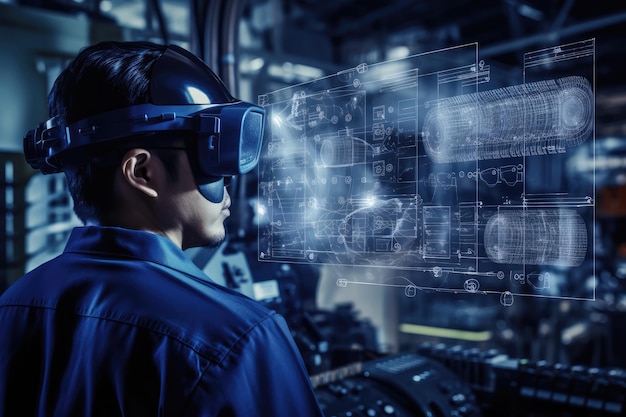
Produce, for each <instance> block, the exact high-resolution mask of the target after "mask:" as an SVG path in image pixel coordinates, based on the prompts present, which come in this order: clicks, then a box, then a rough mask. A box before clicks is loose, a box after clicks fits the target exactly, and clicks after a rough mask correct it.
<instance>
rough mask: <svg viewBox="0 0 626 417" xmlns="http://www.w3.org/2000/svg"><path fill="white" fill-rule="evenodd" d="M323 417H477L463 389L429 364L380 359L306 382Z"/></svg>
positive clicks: (409, 356) (419, 359)
mask: <svg viewBox="0 0 626 417" xmlns="http://www.w3.org/2000/svg"><path fill="white" fill-rule="evenodd" d="M311 380H312V382H313V385H314V387H315V389H316V392H317V395H318V399H319V402H320V405H321V407H322V410H323V411H324V414H325V415H326V417H376V416H396V417H408V416H410V417H422V416H423V417H443V416H452V417H457V416H458V417H481V416H482V414H481V412H480V409H479V407H478V405H477V403H476V398H475V396H474V394H473V392H472V390H471V389H470V387H469V385H468V384H466V383H464V382H462V381H461V379H460V378H459V377H458V376H456V375H455V374H454V373H453V372H451V371H450V370H448V369H447V368H446V367H445V366H443V365H442V364H440V363H438V362H437V361H435V360H433V359H429V358H427V357H424V356H420V355H417V354H413V353H405V354H398V355H391V356H386V357H383V358H378V359H375V360H372V361H369V362H365V363H362V364H355V365H352V366H351V367H345V368H342V369H339V370H335V371H331V372H327V373H325V374H321V375H316V376H313V377H312V378H311Z"/></svg>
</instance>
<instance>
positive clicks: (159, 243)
mask: <svg viewBox="0 0 626 417" xmlns="http://www.w3.org/2000/svg"><path fill="white" fill-rule="evenodd" d="M64 252H65V253H84V254H86V253H91V254H94V255H95V254H97V255H99V256H104V257H114V258H126V259H137V260H142V261H148V262H154V263H157V264H161V265H165V266H168V267H170V268H174V269H177V270H180V271H182V272H185V273H187V274H191V275H194V276H199V277H202V278H203V279H206V278H207V277H206V275H205V274H204V273H203V272H202V271H201V270H200V269H199V268H198V267H197V266H196V265H195V264H194V263H193V262H192V261H191V259H190V258H189V257H188V256H187V255H186V254H185V252H184V251H183V250H182V249H180V248H179V247H178V246H176V244H175V243H174V242H172V241H171V240H170V239H168V238H167V237H165V236H161V235H158V234H156V233H152V232H146V231H142V230H132V229H124V228H121V227H102V226H85V227H76V228H74V229H73V230H72V233H71V234H70V238H69V240H68V242H67V245H66V247H65V250H64Z"/></svg>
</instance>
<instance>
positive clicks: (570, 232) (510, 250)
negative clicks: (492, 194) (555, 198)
mask: <svg viewBox="0 0 626 417" xmlns="http://www.w3.org/2000/svg"><path fill="white" fill-rule="evenodd" d="M484 243H485V250H486V252H487V256H488V257H489V259H490V260H491V261H492V262H495V263H498V264H513V265H554V266H579V265H580V264H581V263H582V262H583V261H584V260H585V257H586V254H587V229H586V227H585V222H584V220H583V219H582V217H581V216H580V215H579V214H578V213H577V212H575V211H574V210H569V209H536V210H535V209H533V210H502V211H500V212H499V213H497V214H496V215H494V216H493V217H491V218H490V219H489V221H488V222H487V226H486V228H485V238H484Z"/></svg>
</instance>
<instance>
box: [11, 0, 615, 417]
mask: <svg viewBox="0 0 626 417" xmlns="http://www.w3.org/2000/svg"><path fill="white" fill-rule="evenodd" d="M625 24H626V7H624V6H623V5H620V3H619V2H613V1H597V2H593V3H590V2H586V1H582V0H562V1H557V0H549V1H533V0H525V1H524V0H480V1H475V2H464V1H460V0H450V1H445V2H432V1H415V0H394V1H391V2H371V1H355V0H338V1H332V2H330V1H329V2H323V1H313V0H248V1H243V0H241V1H240V0H232V1H208V0H204V1H203V0H132V1H122V0H28V1H17V0H15V1H0V91H1V92H2V101H1V102H0V161H1V163H2V167H0V178H1V183H2V187H3V190H2V192H0V201H1V202H2V204H1V205H0V206H1V207H2V213H1V214H0V233H1V234H2V236H1V238H0V264H1V268H0V291H2V290H4V289H5V288H7V287H8V286H10V285H11V284H12V283H13V282H14V281H15V280H16V279H18V278H19V277H20V276H21V275H22V274H24V273H25V272H26V271H28V270H30V269H32V268H34V267H36V266H37V265H39V264H41V263H42V262H45V261H46V260H48V259H50V258H52V257H53V256H55V255H56V254H58V253H59V252H60V251H62V249H63V247H64V244H65V241H66V239H67V236H68V234H69V232H70V230H71V229H72V228H73V227H75V226H77V225H79V222H78V220H77V219H76V217H75V216H74V214H73V212H72V202H71V199H70V198H69V194H68V193H67V189H66V185H65V179H64V177H63V176H62V175H48V176H42V175H41V174H39V173H36V172H35V171H33V170H32V169H31V168H30V167H29V166H28V165H27V164H26V162H25V161H24V158H23V154H22V151H21V150H22V138H23V136H24V134H25V133H26V132H27V131H28V130H29V129H32V128H34V127H35V126H36V125H37V124H38V123H40V122H42V121H44V120H47V119H48V114H47V109H46V97H47V93H48V91H49V90H50V88H51V85H52V83H53V82H54V79H55V78H56V76H57V75H58V74H59V72H60V71H61V70H62V68H63V67H64V65H65V64H66V63H67V62H68V61H69V60H70V59H71V58H72V57H73V56H74V55H75V54H76V53H77V52H78V51H79V50H80V49H81V48H82V47H84V46H86V45H89V44H93V43H96V42H98V41H102V40H151V41H155V42H162V43H176V44H179V45H181V46H184V47H186V48H188V49H190V50H191V51H193V52H194V53H196V54H197V55H198V56H200V57H201V58H202V59H203V60H205V62H207V63H208V64H209V65H210V66H211V67H212V68H213V69H214V70H215V72H216V73H218V75H219V76H220V77H221V78H222V79H223V80H224V82H225V84H226V85H227V86H228V87H229V89H230V90H231V91H232V92H233V94H234V95H235V96H236V97H238V98H240V99H242V100H246V101H250V102H255V103H256V102H258V101H259V98H260V97H266V95H267V94H268V93H271V92H280V91H290V90H289V89H290V88H292V87H293V86H294V85H306V83H309V82H311V81H312V80H317V79H320V78H324V77H328V76H329V75H337V74H342V73H343V71H345V70H346V69H350V68H357V67H358V66H359V65H360V64H361V65H362V64H363V63H368V64H370V66H374V65H376V64H377V63H381V62H394V61H402V60H404V59H409V57H411V56H415V55H420V54H426V53H429V52H430V51H448V50H450V49H453V48H456V47H457V46H459V45H467V44H471V45H474V43H475V44H476V45H478V46H472V47H471V48H476V50H477V51H478V56H479V58H480V62H484V63H485V64H486V65H488V66H489V76H490V79H489V83H490V85H491V86H492V87H491V88H494V87H495V88H502V89H504V88H506V87H507V86H510V85H516V84H520V80H521V79H522V77H521V76H522V75H526V74H522V68H524V65H525V60H526V59H528V55H527V53H528V52H529V51H541V50H543V48H551V47H553V46H555V45H583V46H582V49H584V50H587V51H588V52H589V51H591V52H590V54H591V62H587V61H585V65H587V66H588V67H589V70H590V73H591V77H590V79H591V84H592V87H593V99H594V102H593V106H594V123H593V141H592V142H591V145H589V144H588V146H592V147H593V149H591V150H589V148H585V152H583V151H581V152H579V154H577V155H576V158H572V161H570V163H568V164H567V165H564V166H563V167H561V170H560V171H559V175H561V176H563V177H564V178H566V179H567V180H568V181H569V182H571V183H573V184H579V185H580V186H581V187H588V188H589V189H591V190H592V191H593V195H591V196H590V198H591V199H592V201H593V204H592V208H593V216H592V217H591V221H590V222H588V226H589V224H591V229H590V231H589V236H588V238H587V241H588V242H589V247H590V248H592V249H590V251H592V252H593V253H591V255H589V254H587V255H586V256H585V260H584V262H582V263H581V264H578V265H577V267H576V268H571V269H568V268H565V269H563V270H561V276H560V279H561V280H562V281H563V282H564V283H565V284H563V287H565V288H566V290H564V291H565V293H564V294H565V296H560V295H563V294H556V296H554V294H549V295H550V296H532V294H530V296H524V297H515V302H514V303H513V302H505V301H506V300H505V301H503V300H502V299H500V300H498V297H495V299H494V297H490V296H483V295H480V294H476V291H450V290H449V288H445V289H446V290H445V291H443V290H440V291H438V290H437V289H434V290H433V289H430V290H420V289H417V291H415V292H413V293H410V294H409V293H408V292H407V290H409V289H411V288H409V287H407V286H406V285H395V284H397V282H396V281H394V278H395V277H397V276H398V269H397V268H386V267H385V265H384V264H378V265H374V266H373V267H367V268H363V267H361V266H360V265H354V264H349V263H346V262H323V261H319V262H289V261H288V258H287V257H285V258H282V259H278V260H277V261H275V262H264V261H263V260H262V259H260V255H259V253H260V252H261V249H260V248H259V245H260V242H261V241H262V239H261V240H260V239H259V233H263V232H264V231H266V230H267V224H266V223H264V221H263V219H260V217H262V215H261V214H259V213H257V210H258V208H259V204H260V203H259V202H260V194H262V193H263V190H264V188H263V187H262V186H260V181H262V180H263V178H261V179H259V175H261V176H262V174H259V173H251V174H247V175H245V176H242V177H240V178H238V179H237V180H236V182H235V184H234V185H233V189H232V190H233V194H234V211H235V212H236V213H237V215H235V216H232V218H231V219H229V220H228V230H229V237H228V239H227V242H226V243H225V244H224V245H223V246H222V247H220V248H217V249H215V250H206V249H194V250H189V255H190V256H191V257H192V258H193V260H194V262H196V263H197V264H198V265H199V266H200V267H202V268H203V269H204V270H205V271H206V272H207V274H208V275H209V276H210V277H211V278H213V279H215V280H216V281H218V282H221V283H222V284H224V285H226V286H229V287H231V288H234V289H236V290H239V291H241V292H243V293H245V294H246V295H249V296H251V297H255V298H257V299H259V300H260V301H261V302H264V303H266V304H267V305H269V306H270V307H272V308H275V309H276V310H278V311H279V312H281V313H282V314H283V315H285V317H286V318H287V321H288V323H289V324H290V327H291V329H292V332H293V334H294V337H295V339H296V342H297V343H298V346H299V347H300V348H301V352H302V354H303V358H304V359H305V363H306V364H307V367H308V368H309V370H310V373H311V375H312V376H317V377H318V378H319V376H320V375H328V372H331V371H332V370H334V369H338V368H341V367H346V366H349V365H350V364H353V363H355V362H359V363H367V361H369V360H372V359H374V358H379V357H381V356H383V355H400V354H403V353H407V352H413V353H414V352H422V353H424V352H426V351H427V352H428V354H429V355H430V356H432V357H437V356H438V358H439V359H441V361H443V362H444V363H445V364H446V365H447V367H448V368H449V369H452V370H453V371H455V372H456V373H457V374H458V373H461V374H462V373H463V372H466V373H465V374H464V375H465V379H466V380H467V381H465V382H468V383H470V386H471V387H473V388H474V389H475V392H477V393H478V394H482V396H481V395H479V400H480V401H482V402H483V405H485V404H487V403H489V400H488V399H486V398H489V396H488V394H493V392H494V389H495V388H493V386H490V385H489V384H488V383H486V382H485V381H484V380H478V379H477V377H476V376H475V375H474V374H472V375H473V376H467V375H468V374H467V372H469V371H467V368H466V367H465V364H467V363H470V362H471V363H473V364H474V365H475V364H476V363H477V361H476V357H479V358H481V361H482V362H480V361H478V362H479V363H480V364H482V366H483V368H481V369H482V372H487V371H486V370H488V371H492V373H491V374H490V375H491V378H496V379H497V378H504V377H503V376H502V375H504V374H505V371H504V369H505V367H504V366H500V367H498V366H496V365H495V362H488V361H489V360H492V359H493V358H494V357H496V355H500V356H499V357H506V358H507V360H509V362H508V363H511V361H513V362H515V361H517V362H515V363H516V367H514V371H511V370H510V369H509V370H508V372H509V374H506V375H508V377H510V378H513V377H511V373H513V374H514V375H515V378H521V377H520V375H522V374H523V371H522V370H521V365H520V364H521V363H522V362H520V361H521V360H524V361H528V362H529V363H535V364H536V363H540V364H543V365H544V366H548V365H546V364H560V365H562V366H580V367H585V368H584V369H597V370H600V371H603V370H609V369H614V368H626V356H625V355H624V354H623V352H624V350H625V349H626V336H625V335H626V332H625V331H624V330H625V329H626V235H625V234H624V232H623V230H625V229H624V226H625V220H626V116H625V114H626V81H625V80H624V75H623V74H624V64H623V54H624V44H625V42H626V30H625V29H624V28H625V27H626V26H625ZM589 45H592V48H589ZM585 48H586V49H585ZM583 52H584V51H583ZM432 58H433V59H438V58H439V56H438V55H433V56H432ZM577 58H578V57H576V56H574V57H572V59H571V61H572V63H573V64H572V67H570V68H566V70H565V71H566V72H567V71H568V70H571V71H572V72H573V73H576V71H578V70H579V69H580V68H575V67H576V65H577V64H579V63H580V61H578V60H577ZM446 65H448V66H449V67H455V64H454V63H449V64H446ZM502 91H504V90H502ZM94 99H97V98H94ZM590 155H591V156H590ZM543 175H552V174H550V173H549V172H543ZM590 178H593V180H590ZM261 200H262V196H261ZM261 258H262V256H261ZM403 273H404V275H405V276H408V277H409V279H410V280H413V281H412V282H418V281H419V275H420V274H427V273H428V272H425V269H415V270H410V269H409V271H404V272H403ZM347 282H349V283H350V284H348V285H342V284H341V283H344V284H345V283H347ZM385 282H386V283H390V282H392V283H394V285H380V284H381V283H385ZM568 283H569V287H567V285H568ZM357 284H358V285H357ZM533 288H534V287H533ZM441 289H443V287H441ZM542 294H543V293H542ZM394 357H397V356H394ZM442 358H443V359H442ZM459 358H461V359H459ZM455 361H456V362H455ZM524 363H526V362H524ZM433 366H434V365H433ZM345 369H346V368H344V370H345ZM494 369H496V371H494ZM533 369H535V370H536V368H533ZM581 369H582V368H581ZM345 372H349V371H345ZM441 372H442V373H443V372H444V371H441ZM493 372H495V375H496V376H493V375H494V373H493ZM533 372H534V371H533ZM607 372H608V371H607ZM523 375H526V374H523ZM555 375H557V376H559V375H558V372H554V370H553V372H552V373H551V377H550V378H553V377H554V376H555ZM568 375H569V374H568ZM462 376H463V375H461V378H460V379H463V378H462ZM533 377H536V374H533ZM329 378H330V377H329ZM332 378H333V379H334V380H336V379H338V378H339V377H337V375H336V374H335V376H334V377H332ZM317 381H318V383H319V384H320V385H319V386H320V398H321V399H323V401H325V402H327V403H332V402H333V401H334V399H332V398H331V396H330V394H329V392H330V391H328V390H326V388H325V387H326V386H325V385H324V384H323V383H320V382H319V379H317ZM550 381H552V379H551V380H550ZM568 381H569V380H568ZM595 381H596V380H595V379H594V380H593V382H595ZM587 382H588V383H589V378H587ZM568 383H569V382H568ZM620 383H622V382H620ZM533 384H534V383H531V384H530V385H529V386H532V389H533V390H534V389H535V388H536V386H535V385H533ZM551 384H553V382H551ZM607 384H608V385H607V386H610V387H611V388H613V387H614V385H612V382H610V381H609V383H607ZM521 385H523V384H521ZM554 386H555V385H550V387H552V388H546V390H547V392H549V393H551V394H550V395H552V396H551V397H550V396H549V397H550V399H545V398H544V402H543V403H541V404H540V406H537V407H544V408H545V407H549V406H550V407H551V406H554V404H556V403H558V401H557V400H556V399H555V398H556V397H555V396H554V392H556V391H555V390H556V388H554ZM568 389H569V388H568ZM325 390H326V391H325ZM621 390H622V391H620V393H619V395H618V394H616V397H615V398H621V399H618V400H615V402H610V401H609V400H608V399H606V398H605V399H603V400H602V401H601V404H602V405H601V406H598V407H600V409H599V411H598V410H596V408H597V407H596V408H594V404H595V403H593V402H592V401H591V400H590V398H591V389H590V388H589V389H587V391H585V393H584V394H581V396H582V397H584V398H585V401H586V402H585V406H580V407H578V406H577V405H576V404H574V403H567V404H568V405H569V406H571V407H572V409H574V408H575V407H578V408H577V410H579V409H584V410H586V411H588V409H589V408H594V410H596V411H598V412H599V413H602V412H605V413H607V415H618V414H617V413H618V411H615V410H616V407H618V406H617V405H615V404H624V400H625V399H626V393H624V392H623V386H622V388H621ZM331 391H332V390H331ZM535 392H538V391H533V393H530V394H529V393H528V392H526V393H525V394H524V392H522V391H519V392H517V393H516V394H515V395H514V394H511V392H508V394H507V395H509V396H510V398H511V399H514V398H515V399H518V400H519V398H522V397H524V395H526V396H527V398H526V399H530V400H533V401H535V400H537V395H536V394H535ZM568 392H569V391H568ZM437 395H439V394H437ZM500 395H503V394H501V393H500ZM568 395H569V394H568ZM620 395H621V397H620ZM333 398H334V397H333ZM568 398H573V397H568ZM352 401H353V403H354V404H352V405H355V404H356V401H357V400H356V399H353V400H352ZM511 401H512V400H511ZM533 401H531V402H529V404H531V403H532V404H535V405H536V404H537V403H538V402H533ZM537 401H539V400H537ZM496 403H497V401H495V400H494V401H491V403H490V404H487V405H486V406H485V407H486V408H487V409H488V408H489V406H491V407H492V408H493V409H497V407H499V406H500V405H498V406H496V405H494V404H496ZM510 404H512V402H511V403H508V405H507V407H508V406H510ZM355 406H356V405H355ZM585 407H587V408H585ZM611 407H612V408H611ZM396 408H397V409H398V410H399V408H398V407H396ZM505 408H506V407H505ZM522 408H523V407H522ZM507 410H508V408H507ZM619 410H621V408H620V409H619ZM586 411H585V412H586ZM614 411H615V414H611V413H612V412H614ZM495 413H496V414H494V415H498V413H497V411H496V412H495ZM546 413H547V414H545V415H556V414H549V413H548V412H546ZM485 414H488V410H486V411H485ZM406 415H408V414H406ZM415 415H420V414H418V413H417V412H416V414H415ZM424 415H426V414H424ZM436 415H438V414H436ZM442 415H447V414H446V413H445V412H443V414H442ZM499 415H504V414H503V413H500V414H499ZM519 415H523V414H521V413H520V414H519ZM528 415H531V414H528ZM535 415H541V414H535ZM581 415H586V414H581ZM598 415H602V414H598Z"/></svg>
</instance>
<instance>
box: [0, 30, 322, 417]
mask: <svg viewBox="0 0 626 417" xmlns="http://www.w3.org/2000/svg"><path fill="white" fill-rule="evenodd" d="M48 104H49V110H50V116H51V117H52V116H54V117H53V118H52V119H50V120H49V121H48V122H46V123H44V124H42V125H40V126H39V127H38V128H37V129H35V130H33V131H31V132H29V133H28V134H27V135H26V137H25V138H24V150H25V156H26V159H27V161H28V162H29V163H30V164H31V166H33V167H35V168H38V169H40V170H41V171H42V172H44V173H52V172H65V175H66V176H67V179H68V184H69V188H70V192H71V194H72V198H73V200H74V209H75V212H76V214H77V215H78V216H79V218H80V219H81V220H82V221H83V222H84V223H85V226H84V227H78V228H76V229H74V230H73V232H72V234H71V236H70V238H69V241H68V243H67V246H66V248H65V250H64V252H63V253H62V254H61V255H59V256H58V257H57V258H55V259H53V260H51V261H49V262H47V263H45V264H44V265H41V266H40V267H38V268H36V269H35V270H33V271H31V272H29V273H27V274H26V275H25V276H23V277H22V278H20V279H19V280H18V281H17V282H16V283H14V284H13V285H12V286H11V287H10V288H9V289H8V290H7V291H6V292H5V293H4V294H2V296H1V297H0V415H2V416H64V417H67V416H133V417H135V416H245V417H252V416H272V417H277V416H278V417H280V416H298V417H305V416H321V415H322V413H321V412H320V408H319V406H318V404H317V401H316V398H315V395H314V392H313V390H312V388H311V384H310V382H309V379H308V376H307V373H306V369H305V367H304V365H303V362H302V359H301V357H300V355H299V352H298V351H297V349H296V347H295V344H294V342H293V340H292V338H291V335H290V333H289V330H288V329H287V327H286V324H285V322H284V320H283V318H282V317H280V316H278V315H277V314H275V313H274V312H272V311H269V310H267V309H266V308H265V307H263V306H261V305H260V304H258V303H256V302H255V301H253V300H251V299H249V298H247V297H244V296H242V295H240V294H239V293H236V292H233V291H230V290H229V289H226V288H223V287H221V286H219V285H217V284H216V283H214V282H213V281H211V280H210V279H209V278H208V277H206V276H205V275H204V274H203V273H202V271H201V270H200V269H198V268H197V267H196V266H195V265H194V264H193V263H192V262H191V261H190V260H189V259H188V258H187V256H186V255H185V253H184V252H183V250H184V249H187V248H190V247H197V246H211V245H219V243H220V242H221V241H222V240H223V239H224V237H225V229H224V220H225V219H226V218H227V217H228V216H229V215H230V211H229V206H230V201H231V200H230V196H229V194H228V191H227V190H226V189H225V185H224V177H230V176H232V175H236V174H241V173H245V172H248V171H250V170H251V169H252V168H253V167H254V166H255V165H256V163H257V161H258V157H259V153H260V146H261V138H262V131H263V120H264V119H263V116H264V114H263V109H262V108H260V107H258V106H255V105H253V104H249V103H243V102H240V101H238V100H236V99H234V98H233V97H232V96H231V95H230V94H229V92H228V91H227V89H226V88H225V86H224V85H223V84H222V83H221V81H220V80H219V79H218V78H217V77H216V76H215V75H214V74H213V73H212V72H211V70H210V69H209V68H208V67H207V66H206V65H205V64H204V63H202V61H200V60H199V59H197V58H196V57H195V56H194V55H192V54H190V53H189V52H187V51H185V50H184V49H182V48H179V47H176V46H169V47H165V46H160V45H156V44H151V43H144V42H105V43H100V44H97V45H94V46H91V47H87V48H85V49H83V50H82V51H81V52H80V53H79V54H78V56H77V57H76V58H75V59H74V61H73V62H72V63H71V64H70V65H69V66H68V68H67V69H65V70H64V71H63V72H62V74H61V75H60V76H59V77H58V79H57V80H56V82H55V85H54V87H53V89H52V91H51V93H50V96H49V103H48Z"/></svg>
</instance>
